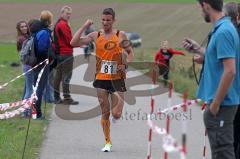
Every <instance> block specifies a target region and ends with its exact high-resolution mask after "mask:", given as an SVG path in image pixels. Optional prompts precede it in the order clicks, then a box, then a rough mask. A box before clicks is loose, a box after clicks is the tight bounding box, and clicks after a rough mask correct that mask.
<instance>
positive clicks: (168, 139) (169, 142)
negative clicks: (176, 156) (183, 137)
mask: <svg viewBox="0 0 240 159" xmlns="http://www.w3.org/2000/svg"><path fill="white" fill-rule="evenodd" d="M148 125H149V127H150V128H151V129H152V131H153V132H154V133H156V134H158V135H160V136H163V149H164V151H166V152H168V153H171V152H180V151H181V147H179V146H178V144H177V142H176V140H175V139H174V138H173V137H172V136H171V135H170V134H167V130H166V129H165V128H160V127H158V126H157V125H156V124H154V123H153V121H152V120H151V114H149V115H148Z"/></svg>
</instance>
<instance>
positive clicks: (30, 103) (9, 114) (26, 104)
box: [0, 60, 48, 120]
mask: <svg viewBox="0 0 240 159" xmlns="http://www.w3.org/2000/svg"><path fill="white" fill-rule="evenodd" d="M43 63H46V64H45V66H44V67H43V68H42V69H41V71H40V73H39V74H38V78H37V82H36V85H35V86H34V87H33V93H32V96H31V98H30V99H24V100H22V101H19V102H13V103H4V104H0V110H1V111H5V110H8V109H11V108H14V107H17V106H20V105H23V106H21V107H20V108H18V109H16V110H13V111H11V112H5V113H3V114H0V120H3V119H8V118H12V117H14V116H16V115H19V114H21V113H22V112H24V110H25V109H27V108H29V107H32V106H33V102H34V101H35V100H37V96H36V91H37V88H38V85H39V82H40V79H41V77H42V74H43V71H44V69H45V68H46V66H47V64H48V60H45V61H43V62H42V63H40V64H39V65H41V64H43ZM39 65H37V66H35V67H33V68H32V69H31V71H32V70H33V69H35V68H36V67H38V66H39ZM14 79H15V80H16V79H17V78H14ZM11 81H13V80H11ZM9 83H10V82H9ZM7 85H8V84H6V86H7ZM33 109H34V108H33Z"/></svg>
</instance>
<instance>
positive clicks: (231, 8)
mask: <svg viewBox="0 0 240 159" xmlns="http://www.w3.org/2000/svg"><path fill="white" fill-rule="evenodd" d="M223 11H224V13H225V15H227V16H230V17H231V18H232V21H233V22H234V23H237V17H238V15H239V13H238V4H237V3H235V2H229V3H226V4H224V7H223Z"/></svg>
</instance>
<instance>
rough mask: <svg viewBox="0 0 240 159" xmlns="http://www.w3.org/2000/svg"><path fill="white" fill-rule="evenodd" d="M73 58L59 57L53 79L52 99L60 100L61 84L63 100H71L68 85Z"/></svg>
mask: <svg viewBox="0 0 240 159" xmlns="http://www.w3.org/2000/svg"><path fill="white" fill-rule="evenodd" d="M72 70H73V56H59V57H58V65H57V67H56V74H55V77H54V98H55V100H58V99H60V84H61V82H62V89H63V96H64V98H71V95H70V88H69V83H70V80H71V78H72Z"/></svg>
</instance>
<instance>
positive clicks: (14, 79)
mask: <svg viewBox="0 0 240 159" xmlns="http://www.w3.org/2000/svg"><path fill="white" fill-rule="evenodd" d="M43 63H48V59H46V60H44V61H43V62H41V63H39V64H38V65H36V66H34V67H33V68H31V69H29V70H28V71H27V72H24V73H22V74H21V75H18V76H17V77H15V78H13V79H12V80H10V81H9V82H6V83H4V84H3V85H0V90H1V89H3V88H4V87H6V86H7V85H8V84H9V83H12V82H14V81H16V80H17V79H19V78H20V77H22V76H24V75H25V74H27V73H29V72H31V71H33V70H34V69H36V68H37V67H39V66H40V65H42V64H43Z"/></svg>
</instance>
